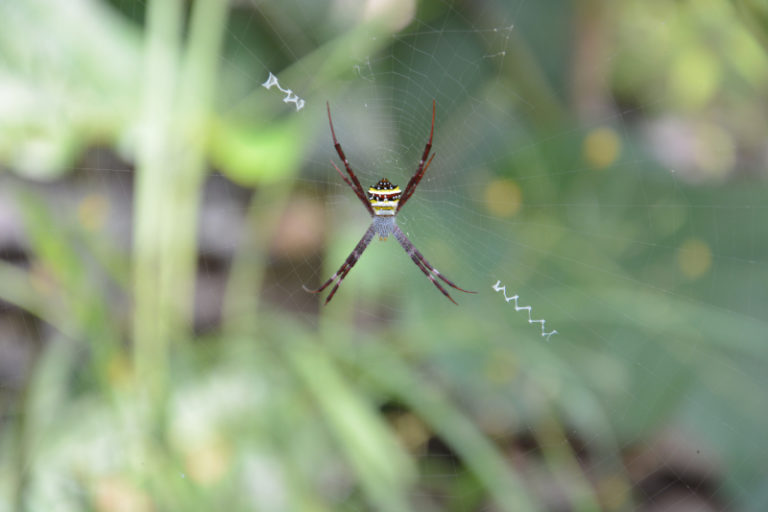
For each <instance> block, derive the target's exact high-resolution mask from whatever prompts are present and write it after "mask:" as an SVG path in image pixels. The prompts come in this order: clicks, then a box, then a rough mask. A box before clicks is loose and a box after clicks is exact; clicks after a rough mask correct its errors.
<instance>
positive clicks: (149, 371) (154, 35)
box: [133, 0, 227, 412]
mask: <svg viewBox="0 0 768 512" xmlns="http://www.w3.org/2000/svg"><path fill="white" fill-rule="evenodd" d="M226 9H227V7H226V3H225V2H223V0H198V1H197V2H195V4H194V6H193V8H192V13H191V21H190V27H189V41H188V45H187V48H186V54H185V55H184V56H183V60H182V49H181V33H182V16H183V10H182V2H181V1H180V0H154V1H152V2H150V3H149V4H148V16H147V38H146V48H145V62H144V91H143V98H142V101H143V104H142V111H141V114H140V115H141V139H140V141H139V148H138V168H137V176H136V185H135V190H136V195H135V211H134V226H135V233H134V275H133V279H134V301H135V304H134V308H135V310H134V317H133V338H134V363H135V369H136V377H137V379H139V382H141V383H142V385H143V392H145V393H147V398H149V400H151V403H152V405H153V407H152V408H153V409H154V410H155V411H156V412H159V411H160V410H162V408H161V407H159V406H161V405H162V403H163V401H164V398H165V394H166V387H167V380H166V373H167V364H168V350H169V346H170V342H171V340H183V339H185V338H187V336H188V334H189V333H188V330H189V326H190V325H191V318H192V306H193V297H194V280H195V270H196V266H195V265H196V240H195V236H196V233H197V210H198V206H199V198H200V188H201V185H202V182H203V178H204V175H205V155H206V145H207V132H208V130H207V122H208V117H209V111H210V109H211V103H212V96H213V90H214V84H215V78H216V66H217V63H218V55H219V49H220V46H221V40H222V35H223V33H224V26H225V21H226V12H227V11H226Z"/></svg>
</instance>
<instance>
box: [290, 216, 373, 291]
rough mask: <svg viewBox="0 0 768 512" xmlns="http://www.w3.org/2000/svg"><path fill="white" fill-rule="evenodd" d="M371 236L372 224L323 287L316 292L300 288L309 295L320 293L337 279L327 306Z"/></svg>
mask: <svg viewBox="0 0 768 512" xmlns="http://www.w3.org/2000/svg"><path fill="white" fill-rule="evenodd" d="M373 235H374V229H373V224H371V225H370V226H369V227H368V229H367V230H366V232H365V234H364V235H363V238H361V239H360V241H359V242H357V245H356V246H355V248H354V249H353V250H352V252H351V253H350V255H349V256H347V259H346V260H345V261H344V263H343V264H342V265H341V267H339V270H337V271H336V273H335V274H333V275H332V276H331V277H330V278H329V279H328V280H327V281H326V282H325V283H323V285H322V286H320V288H317V289H316V290H312V289H310V288H307V287H306V286H304V285H302V288H304V290H305V291H307V292H309V293H320V292H322V291H323V290H325V289H326V288H327V287H328V286H329V285H330V284H331V283H332V282H334V281H335V280H336V278H338V282H337V283H336V286H334V287H333V289H331V293H329V294H328V297H327V298H326V299H325V304H328V303H329V302H330V301H331V299H332V298H333V295H334V294H335V293H336V290H338V289H339V285H341V282H342V281H343V280H344V278H345V277H346V276H347V274H348V273H349V271H350V270H352V267H354V266H355V263H357V260H359V259H360V256H362V254H363V251H365V249H366V247H368V244H370V243H371V240H372V239H373Z"/></svg>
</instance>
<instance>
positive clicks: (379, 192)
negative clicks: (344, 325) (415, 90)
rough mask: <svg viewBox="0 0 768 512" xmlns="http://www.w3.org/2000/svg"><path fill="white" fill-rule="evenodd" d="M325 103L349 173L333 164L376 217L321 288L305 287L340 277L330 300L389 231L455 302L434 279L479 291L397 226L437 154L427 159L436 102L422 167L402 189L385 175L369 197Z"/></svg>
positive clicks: (341, 155) (449, 284)
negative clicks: (440, 266) (448, 272)
mask: <svg viewBox="0 0 768 512" xmlns="http://www.w3.org/2000/svg"><path fill="white" fill-rule="evenodd" d="M326 106H327V108H328V124H330V126H331V136H332V137H333V145H334V147H335V148H336V152H337V153H338V154H339V158H341V161H342V162H344V168H345V169H346V170H347V174H348V175H349V177H347V176H345V175H344V173H342V172H341V169H339V168H338V166H337V165H336V164H333V162H331V163H332V164H333V167H334V168H336V170H337V171H338V173H339V175H340V176H341V179H343V180H344V182H345V183H346V184H347V185H349V186H350V188H351V189H352V191H353V192H354V193H355V195H356V196H357V197H358V199H360V201H362V203H363V205H365V208H366V209H367V210H368V213H370V214H371V216H372V217H373V222H371V225H370V226H369V227H368V229H367V230H366V232H365V234H364V235H363V238H362V239H360V241H359V242H358V243H357V245H356V246H355V248H354V249H353V250H352V253H351V254H350V255H349V256H347V259H346V260H345V261H344V264H343V265H341V268H339V270H337V271H336V273H335V274H333V275H332V276H331V277H330V278H329V279H328V280H327V281H326V282H325V283H323V285H322V286H321V287H320V288H318V289H316V290H310V289H309V288H307V287H306V286H305V287H304V289H305V290H307V291H308V292H312V293H319V292H321V291H323V290H325V289H326V288H327V287H328V286H329V285H330V284H331V283H333V282H334V281H336V279H337V278H338V282H336V285H335V286H334V287H333V289H332V290H331V293H329V294H328V297H327V298H326V299H325V303H326V304H328V302H330V300H331V298H333V295H334V294H335V293H336V290H338V288H339V285H340V284H341V282H342V281H343V280H344V278H345V277H346V275H347V274H348V273H349V271H350V270H351V269H352V267H353V266H354V265H355V263H357V260H359V259H360V256H361V255H362V254H363V251H365V249H366V248H367V247H368V244H370V243H371V240H372V239H373V236H374V235H379V238H380V239H386V238H387V237H388V236H389V235H394V237H395V238H396V239H397V241H398V242H399V243H400V245H401V246H402V247H403V249H405V252H406V253H407V254H408V256H410V257H411V259H412V260H413V262H414V263H416V266H417V267H419V269H420V270H421V271H422V272H424V274H426V276H427V277H428V278H429V280H430V281H432V284H434V285H435V286H437V288H438V289H439V290H440V291H441V292H442V293H443V295H445V296H446V297H448V299H450V301H451V302H453V303H454V304H456V301H455V300H453V297H451V296H450V295H449V294H448V292H447V291H445V288H443V287H442V285H441V284H440V283H439V282H438V281H436V280H435V278H438V279H441V280H442V281H444V282H445V283H446V284H448V286H451V287H452V288H455V289H457V290H460V291H462V292H466V293H476V292H470V291H468V290H465V289H463V288H459V287H458V286H456V285H455V284H454V283H453V282H451V281H450V280H448V279H447V278H446V277H445V276H443V275H442V274H441V273H440V272H438V271H437V269H436V268H435V267H433V266H432V265H431V264H430V263H429V262H428V261H427V260H426V259H424V256H422V254H421V253H420V252H419V251H418V249H416V247H414V246H413V244H412V243H411V241H410V240H408V237H407V236H405V233H403V231H402V230H401V229H400V228H399V227H398V226H397V222H396V221H395V219H396V216H397V212H399V211H400V209H401V208H402V207H403V206H405V203H406V202H407V201H408V199H410V198H411V196H412V195H413V192H414V191H415V190H416V186H417V185H418V184H419V182H420V181H421V178H422V177H423V176H424V173H425V172H427V168H428V167H429V164H431V163H432V159H433V158H434V157H435V155H434V154H433V155H432V156H431V157H430V158H429V160H427V157H428V156H429V152H430V150H431V149H432V135H433V134H434V132H435V102H434V101H433V102H432V127H431V128H430V130H429V140H428V141H427V145H426V147H425V148H424V153H423V154H422V155H421V160H419V167H418V168H417V169H416V172H415V173H414V175H413V176H412V177H411V179H410V180H409V181H408V185H406V187H405V191H404V192H402V193H401V192H400V187H398V186H397V185H393V184H392V183H390V181H389V180H388V179H387V178H382V179H380V180H379V182H378V183H377V184H376V185H375V186H373V187H370V188H369V189H368V194H367V197H366V193H365V191H364V189H363V186H362V185H361V184H360V180H358V179H357V176H355V173H354V172H352V168H351V167H350V166H349V161H348V160H347V157H346V155H344V151H342V149H341V144H339V141H338V140H336V132H335V131H334V130H333V121H332V120H331V107H330V105H326Z"/></svg>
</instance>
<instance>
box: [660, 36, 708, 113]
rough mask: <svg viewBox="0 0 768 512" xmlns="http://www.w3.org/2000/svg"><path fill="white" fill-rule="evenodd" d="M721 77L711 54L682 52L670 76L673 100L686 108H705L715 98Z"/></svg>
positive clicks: (696, 51)
mask: <svg viewBox="0 0 768 512" xmlns="http://www.w3.org/2000/svg"><path fill="white" fill-rule="evenodd" d="M720 75H721V69H720V66H719V64H718V62H717V60H716V59H715V57H714V56H713V55H712V54H711V53H710V52H708V51H706V50H703V49H699V48H692V49H688V50H686V51H683V52H681V53H680V54H679V55H678V56H677V59H676V60H675V64H674V65H673V66H672V69H671V71H670V76H669V87H670V92H671V95H672V100H673V101H674V102H675V103H676V104H677V105H679V106H681V107H684V108H689V109H698V108H701V107H703V106H704V105H706V104H707V103H708V102H709V101H710V100H711V99H712V97H713V96H714V94H715V91H716V90H717V86H718V83H719V82H720Z"/></svg>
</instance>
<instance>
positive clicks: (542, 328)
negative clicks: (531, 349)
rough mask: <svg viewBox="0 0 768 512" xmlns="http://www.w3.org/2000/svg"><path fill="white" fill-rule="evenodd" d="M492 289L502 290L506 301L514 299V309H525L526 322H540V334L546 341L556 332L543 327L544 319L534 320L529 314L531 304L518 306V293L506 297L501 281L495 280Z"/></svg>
mask: <svg viewBox="0 0 768 512" xmlns="http://www.w3.org/2000/svg"><path fill="white" fill-rule="evenodd" d="M493 289H494V291H497V292H502V294H503V295H504V300H506V301H507V302H509V301H512V300H514V301H515V311H520V310H521V309H525V310H527V311H528V323H529V324H532V323H540V324H541V335H542V336H543V337H545V338H547V341H549V338H550V337H551V336H552V335H553V334H557V331H556V330H554V329H553V330H552V331H550V332H547V331H546V329H545V328H544V324H545V323H546V322H545V320H543V319H542V320H534V319H533V317H532V316H531V312H532V311H533V309H532V308H531V306H520V305H518V302H517V299H519V298H520V296H519V295H513V296H511V297H507V290H506V287H505V286H501V281H496V284H495V285H493Z"/></svg>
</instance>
